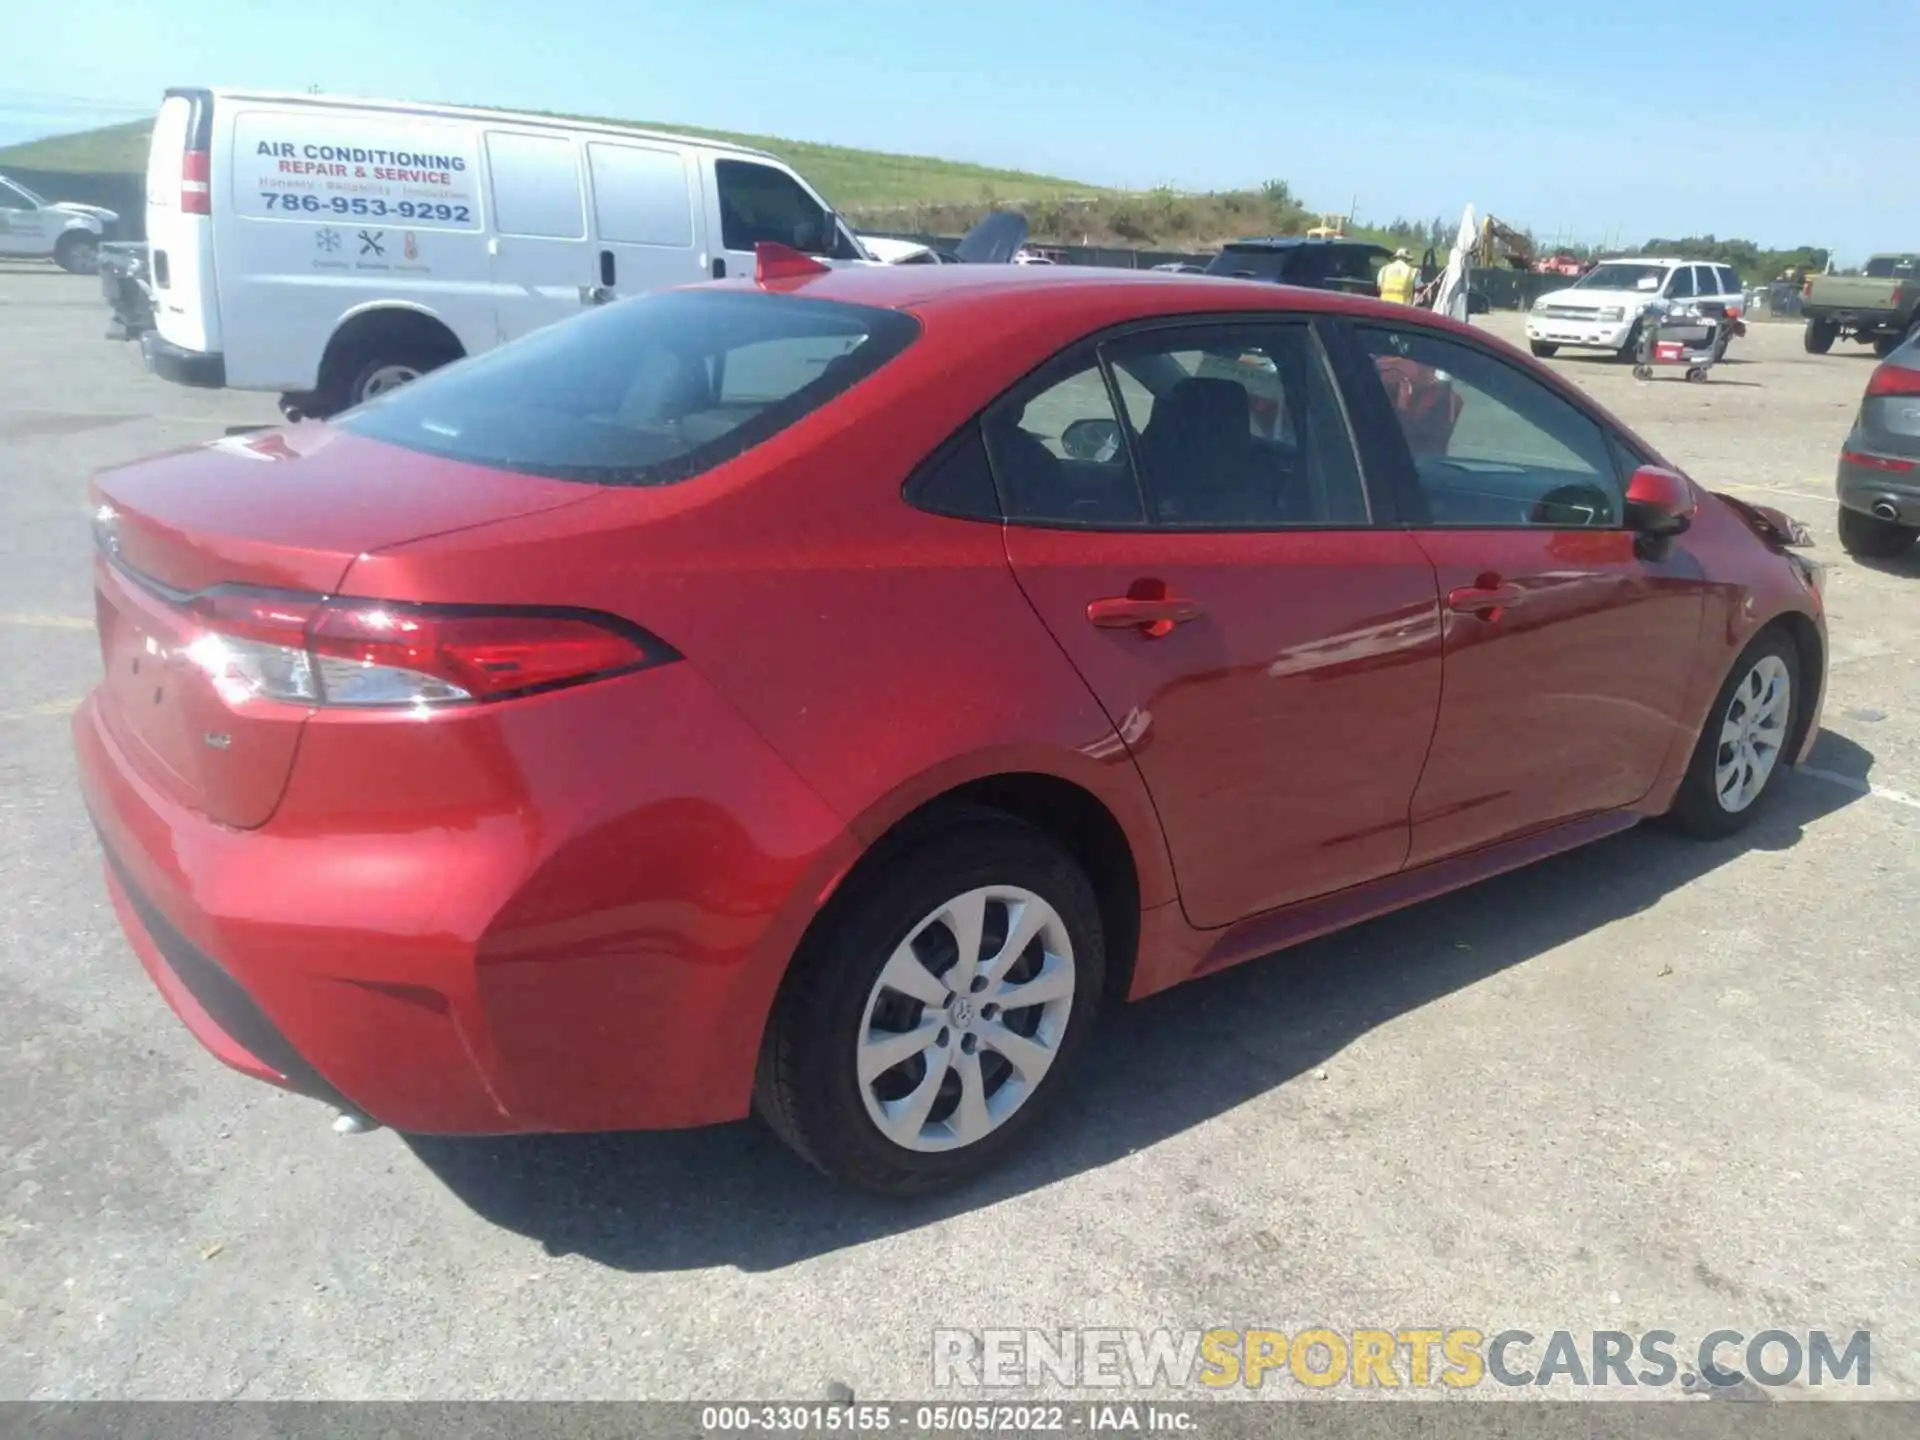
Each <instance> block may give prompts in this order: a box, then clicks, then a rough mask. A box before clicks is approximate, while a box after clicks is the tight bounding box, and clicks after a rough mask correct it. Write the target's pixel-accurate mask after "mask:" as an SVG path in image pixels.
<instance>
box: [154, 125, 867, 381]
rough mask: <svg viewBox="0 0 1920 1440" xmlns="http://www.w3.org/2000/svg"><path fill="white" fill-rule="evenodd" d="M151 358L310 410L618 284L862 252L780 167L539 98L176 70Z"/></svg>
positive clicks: (166, 140) (634, 288)
mask: <svg viewBox="0 0 1920 1440" xmlns="http://www.w3.org/2000/svg"><path fill="white" fill-rule="evenodd" d="M147 239H148V242H149V244H150V245H151V247H152V268H153V282H152V283H153V296H154V310H155V320H156V328H155V330H154V331H152V332H150V333H149V334H147V335H146V336H144V337H142V345H143V348H144V351H145V355H146V358H147V361H148V364H149V365H150V367H151V368H152V369H153V370H154V372H155V373H157V374H159V375H161V376H163V377H164V378H166V379H169V380H173V381H176V382H178V383H180V384H185V385H199V386H214V387H218V386H226V387H230V388H233V389H241V390H268V391H278V392H281V394H282V395H283V397H284V398H283V406H284V408H285V409H286V410H287V411H288V412H289V413H290V414H300V415H311V416H325V415H332V414H335V413H337V412H339V411H341V410H344V409H347V408H349V407H351V406H353V405H357V404H359V403H360V402H362V401H364V400H366V399H369V398H370V397H372V396H374V395H377V394H380V393H382V392H383V391H386V390H389V389H392V388H394V387H395V386H397V385H401V384H404V383H406V382H407V381H409V380H412V379H414V378H415V377H417V376H419V375H422V374H425V373H426V372H427V371H429V370H433V369H436V368H438V367H439V366H441V365H444V364H446V363H447V362H448V361H451V360H457V359H459V358H460V357H461V356H464V355H476V354H479V353H481V352H482V351H485V350H490V349H492V348H493V347H494V346H495V345H498V344H499V343H500V342H501V341H503V340H511V339H514V338H515V337H517V336H521V335H525V334H528V333H530V332H532V331H534V330H537V329H539V328H541V327H542V326H544V325H550V324H552V323H553V322H554V321H556V320H562V319H566V318H567V317H569V316H572V315H577V314H579V313H580V312H581V311H582V310H585V309H591V308H593V307H595V306H598V305H602V304H605V303H606V302H607V301H609V300H612V299H615V298H617V297H619V296H622V295H633V294H639V293H641V292H644V291H649V290H657V289H661V288H664V287H666V286H671V285H684V284H687V283H689V282H692V281H696V280H705V279H709V278H717V277H721V276H725V275H727V274H739V273H747V274H751V273H752V269H753V257H754V247H755V246H756V245H757V244H758V243H760V242H761V241H777V242H778V243H780V244H783V245H788V246H792V247H793V248H795V249H798V250H801V251H804V252H807V253H810V254H816V255H821V256H826V257H830V258H832V259H834V260H836V261H843V262H849V263H851V262H861V261H864V260H865V258H866V255H865V252H864V251H863V250H862V249H861V247H860V245H859V243H858V241H856V240H855V239H854V236H853V233H852V231H851V230H849V229H848V228H847V227H846V226H845V225H844V224H843V223H842V222H841V221H840V220H839V218H838V217H837V216H836V215H835V214H834V212H833V210H832V209H831V207H829V206H828V204H827V203H826V201H824V200H822V199H821V198H820V196H819V194H818V193H817V192H816V191H814V190H813V188H812V187H811V186H809V185H808V184H807V183H806V181H804V180H803V179H801V177H800V176H798V175H796V174H795V173H794V172H793V171H792V170H791V169H789V168H788V167H787V166H786V165H784V164H782V163H781V162H780V161H778V160H776V159H774V158H773V157H772V156H770V155H765V154H762V153H760V152H759V151H755V150H748V149H745V148H742V147H740V146H735V145H728V144H725V143H723V142H720V141H716V140H707V139H701V138H695V137H690V136H680V135H667V134H660V133H657V132H653V131H647V130H639V129H633V128H630V127H625V126H618V125H596V124H588V123H582V122H574V121H566V120H559V119H556V118H554V117H553V116H548V115H520V114H512V113H508V112H504V111H494V110H471V109H461V108H456V107H450V106H435V105H417V104H410V103H405V102H400V101H384V100H351V99H343V98H340V97H337V96H326V95H280V94H272V93H264V92H253V91H234V90H217V91H216V90H202V89H176V90H170V91H168V92H167V95H166V98H165V100H164V102H163V103H162V105H161V107H160V114H159V118H158V120H157V122H156V124H155V126H154V130H153V141H152V148H151V151H150V155H149V160H148V168H147Z"/></svg>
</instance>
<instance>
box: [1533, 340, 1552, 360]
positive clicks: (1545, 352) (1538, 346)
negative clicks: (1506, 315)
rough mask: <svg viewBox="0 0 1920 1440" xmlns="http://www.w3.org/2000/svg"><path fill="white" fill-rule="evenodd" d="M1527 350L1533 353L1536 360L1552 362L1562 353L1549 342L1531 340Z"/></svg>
mask: <svg viewBox="0 0 1920 1440" xmlns="http://www.w3.org/2000/svg"><path fill="white" fill-rule="evenodd" d="M1527 348H1528V349H1529V350H1531V351H1533V354H1534V358H1535V359H1536V360H1551V359H1552V358H1553V357H1554V356H1556V355H1558V354H1559V353H1560V347H1559V346H1558V345H1555V344H1553V343H1552V342H1551V341H1547V340H1529V341H1528V342H1527Z"/></svg>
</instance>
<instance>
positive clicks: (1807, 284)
mask: <svg viewBox="0 0 1920 1440" xmlns="http://www.w3.org/2000/svg"><path fill="white" fill-rule="evenodd" d="M1811 294H1813V281H1811V280H1802V281H1801V282H1800V298H1801V299H1802V300H1804V299H1806V298H1807V297H1808V296H1809V295H1811Z"/></svg>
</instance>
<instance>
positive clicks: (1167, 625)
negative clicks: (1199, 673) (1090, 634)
mask: <svg viewBox="0 0 1920 1440" xmlns="http://www.w3.org/2000/svg"><path fill="white" fill-rule="evenodd" d="M1206 613H1207V612H1206V609H1205V607H1204V606H1202V605H1201V604H1200V602H1199V601H1198V600H1188V599H1185V598H1183V597H1181V596H1178V595H1167V596H1164V597H1162V598H1160V599H1157V600H1137V599H1135V598H1134V597H1132V596H1131V595H1119V596H1114V597H1112V598H1110V599H1106V600H1095V601H1092V602H1090V603H1089V604H1088V606H1087V619H1089V620H1090V621H1092V622H1093V623H1094V624H1095V625H1098V626H1099V627H1100V628H1101V629H1102V630H1139V631H1140V632H1141V633H1143V634H1145V635H1149V636H1152V637H1153V638H1155V639H1158V638H1159V637H1160V636H1162V635H1170V634H1172V633H1173V627H1174V626H1176V625H1184V624H1186V623H1187V621H1189V620H1198V619H1199V618H1200V617H1201V616H1202V615H1204V614H1206Z"/></svg>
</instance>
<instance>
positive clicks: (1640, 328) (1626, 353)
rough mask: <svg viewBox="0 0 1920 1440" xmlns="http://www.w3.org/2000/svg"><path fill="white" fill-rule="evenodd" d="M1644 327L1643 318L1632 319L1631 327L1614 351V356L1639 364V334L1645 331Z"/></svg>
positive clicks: (1645, 325)
mask: <svg viewBox="0 0 1920 1440" xmlns="http://www.w3.org/2000/svg"><path fill="white" fill-rule="evenodd" d="M1646 328H1647V322H1646V321H1645V320H1644V319H1641V320H1636V321H1634V322H1633V329H1631V330H1629V331H1628V332H1627V338H1626V340H1625V341H1624V342H1622V344H1621V346H1620V348H1619V350H1618V351H1616V352H1615V354H1616V357H1617V358H1619V359H1621V360H1627V361H1631V362H1632V363H1633V364H1636V365H1637V364H1639V363H1640V336H1641V335H1642V333H1644V332H1645V330H1646Z"/></svg>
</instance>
